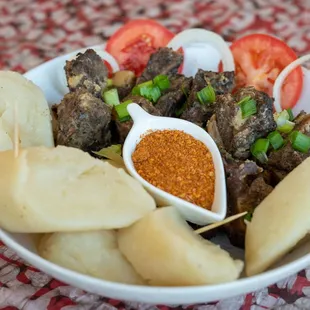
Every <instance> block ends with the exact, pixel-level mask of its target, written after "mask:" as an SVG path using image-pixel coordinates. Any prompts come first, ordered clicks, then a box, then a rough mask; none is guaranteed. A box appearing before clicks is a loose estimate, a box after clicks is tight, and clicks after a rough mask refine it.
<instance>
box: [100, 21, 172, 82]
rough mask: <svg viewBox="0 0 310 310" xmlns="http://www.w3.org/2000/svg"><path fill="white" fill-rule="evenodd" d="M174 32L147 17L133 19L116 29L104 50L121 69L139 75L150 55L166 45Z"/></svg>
mask: <svg viewBox="0 0 310 310" xmlns="http://www.w3.org/2000/svg"><path fill="white" fill-rule="evenodd" d="M173 37H174V34H173V33H172V32H170V31H169V30H168V29H167V28H165V27H164V26H162V25H161V24H159V23H157V22H155V21H153V20H148V19H139V20H133V21H130V22H128V23H127V24H125V25H124V26H123V27H121V28H120V29H119V30H118V31H116V32H115V33H114V34H113V35H112V36H111V38H110V39H109V40H108V42H107V46H106V50H107V52H109V53H110V54H111V55H112V56H113V57H114V58H115V59H116V60H117V62H118V63H119V65H120V68H121V69H122V70H125V69H126V70H131V71H134V72H135V73H136V75H138V76H139V75H140V74H141V73H142V71H143V70H144V68H145V66H146V64H147V62H148V60H149V58H150V55H151V54H152V53H154V52H155V51H156V49H157V48H159V47H163V46H166V45H167V44H168V43H169V41H170V40H171V39H172V38H173Z"/></svg>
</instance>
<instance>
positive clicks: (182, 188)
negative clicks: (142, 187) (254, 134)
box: [132, 130, 215, 210]
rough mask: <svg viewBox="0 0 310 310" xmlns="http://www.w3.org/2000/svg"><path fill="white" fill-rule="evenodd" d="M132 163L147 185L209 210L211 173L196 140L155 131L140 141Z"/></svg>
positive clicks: (208, 160)
mask: <svg viewBox="0 0 310 310" xmlns="http://www.w3.org/2000/svg"><path fill="white" fill-rule="evenodd" d="M132 160H133V163H134V166H135V169H136V171H137V172H138V173H139V174H140V176H141V177H142V178H144V179H145V180H146V181H148V182H149V183H151V184H153V185H154V186H156V187H158V188H160V189H162V190H164V191H166V192H168V193H170V194H172V195H174V196H177V197H179V198H182V199H184V200H186V201H189V202H191V203H193V204H195V205H198V206H200V207H202V208H205V209H209V210H210V209H211V207H212V204H213V199H214V187H215V170H214V164H213V160H212V155H211V153H210V151H209V150H208V148H207V147H206V146H205V145H204V144H203V143H202V142H201V141H199V140H196V139H195V138H193V137H192V136H191V135H189V134H187V133H184V132H183V131H180V130H157V131H153V132H151V133H149V134H147V135H146V136H144V137H143V138H142V140H141V141H140V142H139V144H138V145H137V147H136V149H135V151H134V153H133V155H132Z"/></svg>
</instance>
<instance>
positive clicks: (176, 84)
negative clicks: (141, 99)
mask: <svg viewBox="0 0 310 310" xmlns="http://www.w3.org/2000/svg"><path fill="white" fill-rule="evenodd" d="M170 83H171V85H170V87H169V89H167V90H166V91H165V93H164V94H163V95H162V96H161V97H160V98H159V99H158V101H157V103H156V108H157V109H158V110H159V112H160V113H161V115H162V116H169V117H170V116H174V114H175V112H176V110H177V109H179V108H181V107H182V106H183V104H184V103H185V101H186V94H187V93H188V92H189V90H190V88H191V84H192V78H187V77H185V76H183V75H177V76H175V77H173V78H171V80H170Z"/></svg>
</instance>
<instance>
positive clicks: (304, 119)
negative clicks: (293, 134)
mask: <svg viewBox="0 0 310 310" xmlns="http://www.w3.org/2000/svg"><path fill="white" fill-rule="evenodd" d="M294 122H295V124H296V125H295V128H294V129H295V130H298V131H300V132H302V133H303V134H305V135H307V136H310V114H306V113H305V112H301V113H300V114H299V115H297V117H296V118H295V120H294ZM309 156H310V151H309V152H308V153H301V152H298V151H295V150H294V149H293V147H292V144H291V142H290V141H288V142H287V144H286V145H285V146H284V147H282V148H281V149H280V150H277V151H272V152H271V153H270V154H269V158H268V166H269V167H271V168H272V170H273V169H275V171H280V172H281V173H282V174H288V173H289V172H291V171H292V170H293V169H294V168H296V167H297V166H298V165H300V164H301V163H302V162H303V161H304V160H305V159H306V158H308V157H309Z"/></svg>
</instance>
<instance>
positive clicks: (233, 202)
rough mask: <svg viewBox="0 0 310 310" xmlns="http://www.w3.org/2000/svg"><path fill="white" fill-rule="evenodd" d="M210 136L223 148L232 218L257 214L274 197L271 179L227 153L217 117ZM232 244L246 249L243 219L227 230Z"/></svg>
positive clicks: (236, 221) (263, 172) (212, 122)
mask: <svg viewBox="0 0 310 310" xmlns="http://www.w3.org/2000/svg"><path fill="white" fill-rule="evenodd" d="M207 129H208V133H209V134H210V135H211V137H212V138H213V139H214V141H215V142H216V144H217V146H218V147H219V149H220V151H221V154H222V158H223V163H224V168H225V174H226V187H227V196H228V197H227V198H228V199H227V201H228V215H233V214H237V213H241V212H244V211H247V212H253V210H254V208H255V207H256V206H258V205H259V203H260V202H261V201H262V200H263V199H264V198H265V197H266V196H267V195H269V193H271V191H272V189H273V187H272V186H270V185H269V183H270V180H269V175H268V174H265V171H263V169H262V168H261V167H259V166H258V165H257V164H256V163H255V162H253V161H249V160H246V161H241V160H236V159H234V158H233V157H232V156H231V155H230V154H229V153H228V152H227V151H225V149H224V144H223V141H222V137H221V135H220V133H219V129H218V126H217V121H216V116H215V115H213V116H212V117H211V119H210V120H209V122H208V127H207ZM225 229H226V231H227V233H228V236H229V239H230V242H231V243H232V244H233V245H235V246H238V247H241V248H243V247H244V237H245V229H246V227H245V224H244V220H243V218H241V219H238V220H235V221H233V222H231V223H229V224H227V225H226V226H225Z"/></svg>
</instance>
